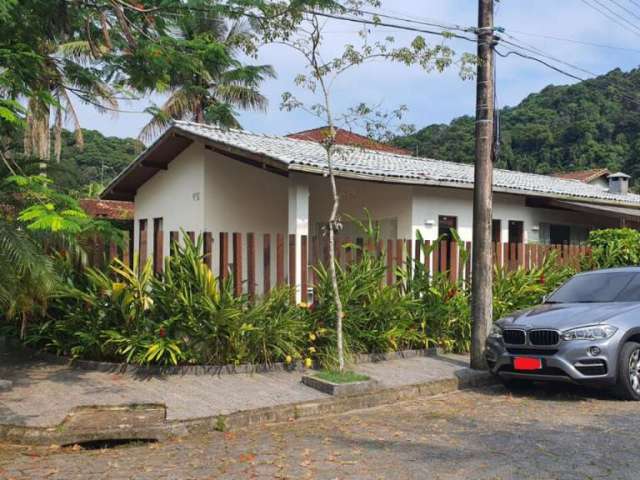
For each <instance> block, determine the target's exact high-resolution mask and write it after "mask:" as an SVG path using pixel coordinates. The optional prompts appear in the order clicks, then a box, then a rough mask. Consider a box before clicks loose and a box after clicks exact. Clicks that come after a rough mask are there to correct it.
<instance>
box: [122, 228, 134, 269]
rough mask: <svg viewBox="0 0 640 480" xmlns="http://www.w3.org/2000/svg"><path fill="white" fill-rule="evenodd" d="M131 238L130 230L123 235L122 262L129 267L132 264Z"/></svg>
mask: <svg viewBox="0 0 640 480" xmlns="http://www.w3.org/2000/svg"><path fill="white" fill-rule="evenodd" d="M132 240H133V238H132V236H131V232H127V233H126V234H125V236H124V244H123V245H122V262H123V263H124V264H125V265H126V266H127V267H129V268H131V267H132V266H133V265H132V263H131V242H132Z"/></svg>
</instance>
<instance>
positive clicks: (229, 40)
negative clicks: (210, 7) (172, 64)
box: [139, 0, 275, 141]
mask: <svg viewBox="0 0 640 480" xmlns="http://www.w3.org/2000/svg"><path fill="white" fill-rule="evenodd" d="M195 1H196V2H197V0H195ZM192 3H193V2H192ZM178 27H179V29H180V35H181V36H182V37H183V38H184V39H186V40H193V41H208V42H211V43H214V42H215V43H219V44H222V45H223V46H224V47H225V49H226V54H227V61H226V62H220V59H219V58H217V59H216V60H215V61H211V62H210V63H209V64H207V65H204V67H205V68H204V69H202V70H201V71H200V73H198V74H195V75H193V77H192V78H191V79H189V80H187V81H183V82H182V83H181V84H178V85H175V86H173V88H171V90H170V92H171V93H170V95H169V98H168V99H167V100H166V102H165V103H164V104H163V105H162V106H161V107H151V108H149V109H147V111H148V112H149V113H151V114H152V115H153V118H152V119H151V121H150V122H149V123H148V124H147V125H146V126H145V127H144V128H143V129H142V131H141V132H140V135H139V138H140V139H141V140H142V141H150V140H152V139H153V138H154V137H156V136H157V135H158V134H160V133H162V132H163V131H164V130H165V129H166V128H167V127H168V126H169V125H170V124H171V121H172V120H173V119H176V120H192V121H195V122H198V123H209V124H214V125H219V126H223V127H227V128H239V127H240V124H239V122H238V119H237V117H236V112H235V111H234V108H240V109H242V110H257V111H264V110H266V107H267V104H268V101H267V99H266V97H264V96H263V95H262V94H261V93H260V92H259V90H258V87H259V86H260V84H261V83H262V82H263V81H264V80H265V79H266V78H275V71H274V69H273V67H271V66H270V65H243V64H242V63H241V62H240V61H238V60H237V59H236V58H234V55H237V54H238V53H239V51H240V50H241V49H242V47H243V45H247V44H248V43H249V40H250V39H251V35H252V34H251V28H250V27H251V26H250V25H249V24H248V23H247V22H246V21H235V22H233V23H228V22H227V21H225V20H224V19H221V18H220V17H219V16H217V15H215V14H213V13H202V12H198V13H197V15H188V16H186V17H184V18H183V19H182V20H181V21H179V22H178Z"/></svg>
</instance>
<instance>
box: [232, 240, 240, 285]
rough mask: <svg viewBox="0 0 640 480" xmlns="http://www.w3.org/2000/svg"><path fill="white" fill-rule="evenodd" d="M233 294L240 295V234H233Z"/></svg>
mask: <svg viewBox="0 0 640 480" xmlns="http://www.w3.org/2000/svg"><path fill="white" fill-rule="evenodd" d="M233 293H234V295H235V296H236V297H239V296H240V295H242V234H240V233H238V232H234V234H233Z"/></svg>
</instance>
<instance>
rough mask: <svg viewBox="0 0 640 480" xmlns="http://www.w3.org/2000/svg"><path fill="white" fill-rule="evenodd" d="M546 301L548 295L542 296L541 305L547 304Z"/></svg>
mask: <svg viewBox="0 0 640 480" xmlns="http://www.w3.org/2000/svg"><path fill="white" fill-rule="evenodd" d="M547 300H549V295H543V296H542V303H547Z"/></svg>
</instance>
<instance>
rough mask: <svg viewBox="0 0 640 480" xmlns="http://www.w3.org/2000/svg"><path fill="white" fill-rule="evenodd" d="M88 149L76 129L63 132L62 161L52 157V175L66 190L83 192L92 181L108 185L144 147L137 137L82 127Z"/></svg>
mask: <svg viewBox="0 0 640 480" xmlns="http://www.w3.org/2000/svg"><path fill="white" fill-rule="evenodd" d="M82 133H83V134H84V148H82V149H80V148H78V146H77V145H76V143H75V139H74V136H73V133H72V132H69V131H67V130H64V131H63V133H62V155H61V159H60V163H59V164H56V163H55V160H53V159H52V160H51V164H50V165H51V168H50V170H49V174H50V176H51V178H53V180H54V181H55V184H56V185H57V186H58V187H59V188H61V189H63V190H66V191H73V190H75V191H82V190H84V189H85V188H86V187H88V186H89V185H90V184H92V183H103V184H107V183H109V181H111V179H113V178H114V177H115V176H116V175H117V174H118V173H120V172H121V171H122V169H124V168H125V167H126V166H127V165H129V163H131V161H132V160H133V159H134V158H135V157H136V155H137V154H138V153H140V152H141V151H142V150H143V149H144V145H143V144H142V142H140V141H139V140H137V139H135V138H118V137H105V136H104V135H102V134H101V133H100V132H98V131H96V130H84V129H83V130H82Z"/></svg>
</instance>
